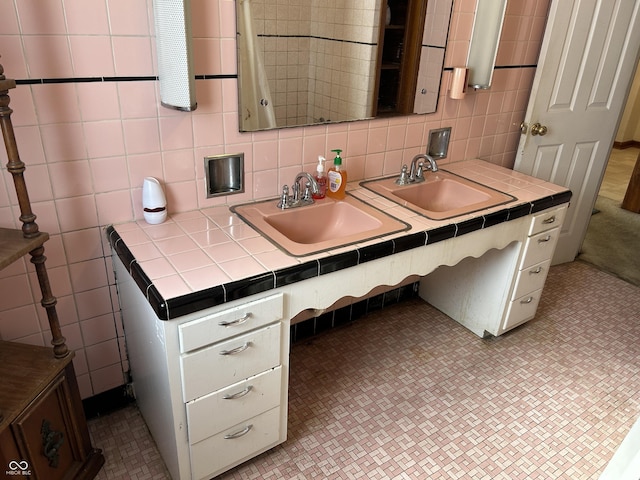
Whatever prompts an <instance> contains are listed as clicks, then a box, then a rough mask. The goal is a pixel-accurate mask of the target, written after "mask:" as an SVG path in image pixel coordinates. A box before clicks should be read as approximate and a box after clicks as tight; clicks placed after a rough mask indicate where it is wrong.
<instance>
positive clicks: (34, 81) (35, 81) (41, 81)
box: [16, 73, 238, 85]
mask: <svg viewBox="0 0 640 480" xmlns="http://www.w3.org/2000/svg"><path fill="white" fill-rule="evenodd" d="M194 78H195V79H196V80H225V79H229V78H232V79H237V78H238V75H237V74H235V73H223V74H220V75H205V74H200V75H194ZM156 81H158V77H157V76H153V75H143V76H138V77H135V76H132V77H58V78H27V79H21V80H16V85H51V84H56V83H98V82H156Z"/></svg>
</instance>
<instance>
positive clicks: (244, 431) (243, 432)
mask: <svg viewBox="0 0 640 480" xmlns="http://www.w3.org/2000/svg"><path fill="white" fill-rule="evenodd" d="M252 428H253V425H247V426H246V427H244V428H243V429H242V430H240V431H238V432H235V433H229V434H227V435H225V436H224V439H225V440H233V439H234V438H240V437H244V436H245V435H246V434H247V433H249V432H250V431H251V429H252Z"/></svg>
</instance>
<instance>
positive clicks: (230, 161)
mask: <svg viewBox="0 0 640 480" xmlns="http://www.w3.org/2000/svg"><path fill="white" fill-rule="evenodd" d="M204 172H205V181H206V184H205V187H206V190H207V198H211V197H217V196H220V195H233V194H235V193H243V192H244V153H234V154H232V155H227V154H224V155H212V156H209V157H204Z"/></svg>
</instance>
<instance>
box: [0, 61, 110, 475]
mask: <svg viewBox="0 0 640 480" xmlns="http://www.w3.org/2000/svg"><path fill="white" fill-rule="evenodd" d="M15 86H16V84H15V81H14V80H10V79H7V78H5V76H4V70H3V68H2V66H1V65H0V122H1V126H2V136H3V138H4V141H5V147H6V150H7V157H8V159H9V162H8V163H7V170H8V171H9V173H11V175H12V177H13V181H14V185H15V189H16V196H17V198H18V204H19V207H20V221H21V222H22V227H21V229H10V228H0V269H3V268H5V267H7V266H8V265H10V264H11V263H13V262H15V261H16V260H18V259H19V258H21V257H23V256H25V255H27V254H29V255H30V257H31V263H32V264H33V265H34V266H35V269H36V274H37V277H38V283H39V285H40V290H41V293H42V302H41V303H42V306H43V307H44V308H45V310H46V312H47V318H48V320H49V327H50V328H51V334H52V337H53V340H52V344H53V349H51V348H46V347H40V346H34V345H25V344H20V343H15V342H4V341H0V382H1V383H2V388H1V389H0V472H4V473H5V475H6V476H7V477H9V476H29V478H32V479H41V480H58V479H65V480H69V479H90V478H94V477H95V476H96V474H97V473H98V471H99V470H100V468H101V467H102V465H103V464H104V457H103V456H102V453H101V452H100V450H97V449H94V448H93V447H92V446H91V439H90V437H89V431H88V429H87V424H86V419H85V417H84V411H83V408H82V402H81V400H80V394H79V391H78V385H77V383H76V376H75V372H74V370H73V363H72V360H73V352H70V351H69V350H68V348H67V346H66V344H65V338H64V337H63V336H62V333H61V330H60V323H59V321H58V316H57V311H56V298H55V297H54V296H53V294H52V292H51V286H50V284H49V277H48V274H47V269H46V266H45V262H46V257H45V256H44V243H45V242H46V241H47V240H48V239H49V235H48V234H46V233H44V232H40V231H39V228H38V225H37V223H36V222H35V220H36V216H35V215H34V214H33V212H32V211H31V203H30V201H29V195H28V192H27V186H26V183H25V181H24V175H23V174H24V171H25V164H24V163H23V162H22V161H21V160H20V157H19V155H18V147H17V145H16V141H15V136H14V132H13V126H12V124H11V113H12V110H11V109H10V108H9V102H10V98H9V90H10V89H12V88H14V87H15Z"/></svg>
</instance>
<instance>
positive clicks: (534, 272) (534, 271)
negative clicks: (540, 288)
mask: <svg viewBox="0 0 640 480" xmlns="http://www.w3.org/2000/svg"><path fill="white" fill-rule="evenodd" d="M540 272H542V267H538V268H536V269H535V270H529V275H537V274H538V273H540Z"/></svg>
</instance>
